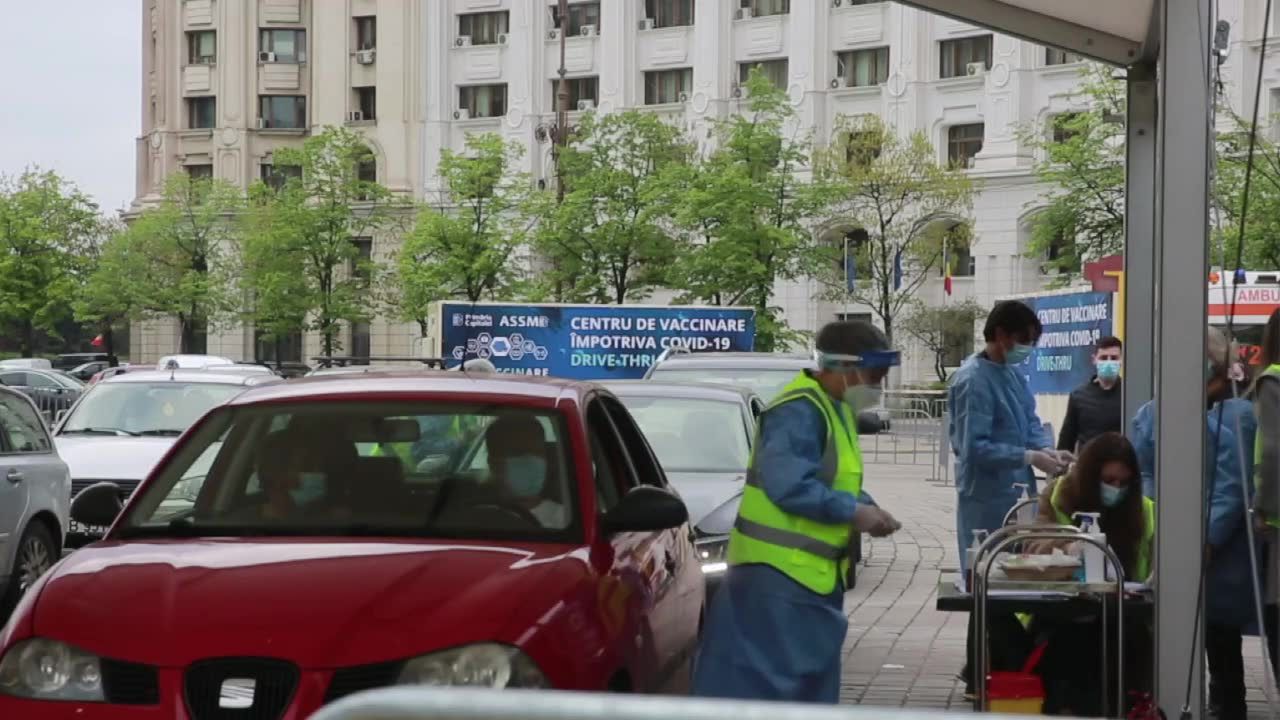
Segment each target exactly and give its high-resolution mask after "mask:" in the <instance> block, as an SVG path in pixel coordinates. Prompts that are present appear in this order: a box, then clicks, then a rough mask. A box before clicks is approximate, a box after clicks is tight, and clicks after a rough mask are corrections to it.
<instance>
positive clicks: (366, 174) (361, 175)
mask: <svg viewBox="0 0 1280 720" xmlns="http://www.w3.org/2000/svg"><path fill="white" fill-rule="evenodd" d="M356 180H359V181H360V182H364V183H376V182H378V161H377V160H376V159H374V158H373V157H372V156H369V157H366V158H364V159H363V160H361V161H360V162H358V163H356Z"/></svg>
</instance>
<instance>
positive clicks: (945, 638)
mask: <svg viewBox="0 0 1280 720" xmlns="http://www.w3.org/2000/svg"><path fill="white" fill-rule="evenodd" d="M930 472H931V468H929V467H927V466H907V465H868V466H867V468H866V474H865V478H866V480H865V487H866V489H867V491H868V492H870V493H871V494H872V495H873V496H874V497H875V498H876V501H877V502H878V503H880V504H881V505H883V506H884V507H885V508H886V509H888V510H889V511H890V512H892V513H893V514H894V516H895V517H897V518H898V519H899V520H900V521H902V526H903V527H902V530H901V531H899V532H898V533H896V534H895V535H894V536H892V537H890V538H886V539H883V540H873V541H871V542H870V543H869V544H866V543H864V545H863V557H864V562H865V564H864V565H863V566H862V567H860V568H859V571H860V572H859V574H858V583H857V587H855V588H854V590H853V591H852V592H850V593H849V594H848V595H847V596H846V597H845V612H846V613H847V614H848V616H849V635H848V637H847V638H846V639H845V645H844V650H845V658H844V678H843V682H842V683H841V692H840V699H841V702H842V703H849V704H866V705H884V706H890V707H909V708H922V709H952V710H967V709H968V708H970V707H971V704H970V703H968V702H966V701H965V699H964V685H963V683H961V682H959V681H958V680H957V679H956V674H957V673H958V672H959V671H960V668H961V667H962V666H963V665H964V641H965V628H966V625H967V623H968V619H969V618H968V616H967V615H966V614H964V613H941V612H938V611H936V610H934V603H935V595H936V592H937V584H938V580H939V577H940V575H941V571H942V570H944V569H946V570H954V569H955V568H957V566H958V565H959V555H958V554H957V551H956V537H955V489H954V488H952V487H943V486H941V485H937V484H934V483H931V482H929V481H928V480H927V478H928V477H929V476H930ZM867 540H869V538H867ZM1245 669H1246V675H1247V680H1248V682H1249V688H1250V690H1249V700H1250V709H1251V712H1250V717H1251V718H1253V717H1257V718H1266V717H1269V715H1268V714H1267V712H1266V711H1267V706H1266V702H1265V696H1264V695H1263V690H1262V683H1263V678H1264V675H1263V661H1262V651H1261V646H1260V644H1259V642H1258V640H1257V638H1246V639H1245Z"/></svg>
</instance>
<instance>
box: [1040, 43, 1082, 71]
mask: <svg viewBox="0 0 1280 720" xmlns="http://www.w3.org/2000/svg"><path fill="white" fill-rule="evenodd" d="M1083 60H1084V58H1082V57H1080V56H1079V55H1077V54H1075V53H1073V52H1067V51H1066V50H1060V49H1058V48H1052V47H1047V48H1045V49H1044V64H1045V65H1046V66H1050V65H1070V64H1072V63H1078V62H1082V61H1083Z"/></svg>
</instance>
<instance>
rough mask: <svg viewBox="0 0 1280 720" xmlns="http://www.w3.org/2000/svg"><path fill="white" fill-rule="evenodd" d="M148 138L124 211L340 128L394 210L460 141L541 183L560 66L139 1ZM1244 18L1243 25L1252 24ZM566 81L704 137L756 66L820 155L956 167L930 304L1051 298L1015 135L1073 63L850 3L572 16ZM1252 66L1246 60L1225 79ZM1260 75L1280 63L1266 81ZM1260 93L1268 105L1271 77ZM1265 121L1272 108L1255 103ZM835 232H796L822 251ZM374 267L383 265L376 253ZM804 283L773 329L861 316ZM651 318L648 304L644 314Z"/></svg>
mask: <svg viewBox="0 0 1280 720" xmlns="http://www.w3.org/2000/svg"><path fill="white" fill-rule="evenodd" d="M143 3H144V5H145V7H146V9H147V12H146V13H145V15H144V22H145V23H146V24H147V26H146V32H145V33H144V38H146V39H147V40H146V42H148V43H149V45H148V47H147V48H146V49H145V51H144V55H145V60H144V78H143V80H144V89H145V92H144V98H143V102H144V118H145V127H144V129H143V135H142V137H141V138H140V140H139V144H138V206H139V207H141V206H143V205H145V204H146V203H147V202H149V201H151V200H153V199H154V198H155V196H156V193H157V191H158V188H159V187H160V185H161V182H162V179H163V177H164V176H165V175H166V174H168V173H170V172H174V171H177V170H180V169H186V170H187V171H188V172H194V173H196V174H201V173H203V174H212V175H214V176H216V177H219V178H222V179H226V180H231V181H233V182H236V183H239V184H247V183H249V182H250V181H252V180H253V179H256V178H258V177H266V175H265V174H264V173H269V172H270V154H271V151H272V149H273V148H276V147H279V146H281V145H285V144H294V143H298V142H300V140H301V138H302V137H303V136H305V135H306V133H307V132H308V131H309V130H313V129H316V128H319V127H321V126H324V125H334V124H343V123H347V124H351V125H356V126H359V127H361V128H363V129H364V131H365V132H366V133H367V134H368V136H369V138H370V143H371V146H372V147H373V148H374V149H375V152H376V154H377V155H378V169H377V172H378V179H379V180H380V181H381V182H383V183H384V184H386V185H388V187H390V188H391V189H392V190H395V191H399V192H405V193H413V194H414V195H417V196H422V197H432V196H433V195H434V194H435V193H436V192H437V191H438V190H439V187H438V185H437V181H436V172H435V171H436V168H437V165H438V162H439V157H440V151H441V150H442V149H444V148H453V149H457V148H460V147H461V146H462V143H463V141H464V139H465V137H466V135H467V134H468V133H480V132H495V133H499V134H501V135H503V136H504V137H505V138H506V139H508V140H512V141H516V142H518V143H520V144H521V145H523V146H524V147H525V148H526V149H527V152H526V153H525V156H524V159H523V163H524V166H523V168H521V169H522V170H523V171H525V172H527V173H529V174H530V175H531V176H532V177H534V178H535V179H544V180H547V181H550V180H551V178H552V177H553V176H554V168H553V166H552V160H551V144H550V141H549V135H550V133H549V132H548V130H549V129H550V128H551V126H552V123H553V122H554V118H555V112H554V111H555V82H556V79H557V77H558V71H559V68H560V66H561V38H560V23H559V20H558V18H557V15H558V10H557V7H556V5H557V3H555V2H554V1H553V0H416V1H415V0H345V1H342V2H339V1H337V0H334V1H330V0H234V1H232V0H184V1H183V2H177V3H175V2H162V1H161V0H143ZM1255 5H1256V6H1257V7H1256V8H1255V7H1254V6H1255ZM1222 12H1223V15H1224V18H1225V19H1227V20H1229V21H1230V22H1231V23H1232V25H1233V27H1234V28H1236V29H1237V33H1236V34H1237V35H1239V32H1240V31H1239V29H1240V28H1254V29H1253V30H1252V31H1251V32H1252V33H1253V34H1254V35H1257V34H1259V33H1260V30H1259V29H1258V28H1259V27H1260V25H1261V20H1260V16H1261V3H1260V2H1255V0H1244V4H1243V5H1240V4H1233V3H1223V10H1222ZM565 20H566V22H565V23H564V25H565V33H566V36H565V38H564V65H565V67H566V70H567V77H568V79H569V92H570V98H571V104H572V107H573V108H574V110H575V112H573V113H571V114H570V120H571V121H572V119H573V118H574V117H575V116H576V115H577V113H578V112H586V111H595V112H610V111H613V110H618V109H623V108H633V107H640V108H645V109H648V110H650V111H652V112H654V113H658V114H660V115H662V116H664V117H665V118H667V119H668V120H669V121H670V122H673V123H676V124H678V125H680V126H682V127H684V128H685V129H686V130H687V131H688V132H689V133H691V135H692V136H693V137H698V138H705V137H708V136H709V130H710V127H711V124H712V123H713V121H714V120H716V119H718V118H723V117H726V116H728V115H729V114H731V113H735V112H738V110H739V108H740V107H741V105H742V103H743V99H742V98H741V92H742V91H741V83H742V82H743V80H744V78H745V76H746V73H747V72H748V71H749V70H750V68H752V67H755V66H759V67H761V68H762V69H763V70H764V72H765V73H766V74H767V75H768V76H769V77H770V78H771V79H772V80H773V81H774V82H775V83H776V84H778V85H779V86H780V87H784V88H785V89H786V91H787V93H788V95H789V96H790V98H791V102H792V104H793V105H794V107H795V109H796V120H795V122H796V125H797V128H798V129H800V130H804V131H812V132H813V134H814V136H815V138H816V139H817V141H818V142H820V143H821V142H825V140H826V139H827V136H828V135H829V133H830V131H831V128H832V127H833V125H834V124H835V122H836V119H837V118H838V117H840V116H842V115H848V116H853V115H861V114H875V115H879V116H880V117H882V118H884V120H885V121H886V122H887V123H889V124H891V125H892V126H894V127H895V128H897V129H898V130H899V131H900V132H902V133H904V134H905V133H909V132H914V131H921V132H924V133H925V134H926V135H927V137H928V138H929V139H930V140H931V141H932V143H933V145H934V147H935V149H936V152H937V153H938V159H939V161H948V162H955V163H959V164H961V165H963V166H965V167H967V168H968V172H969V173H971V175H972V176H973V178H974V180H975V184H976V190H977V192H976V194H975V197H974V204H973V209H972V212H971V214H970V217H969V221H970V222H971V223H972V227H971V229H972V238H973V243H972V246H971V248H970V249H969V251H968V252H967V253H961V254H960V255H959V256H958V257H954V258H953V259H952V263H951V264H952V266H953V268H954V278H953V282H952V287H953V292H952V293H951V294H950V295H946V294H944V291H943V282H942V277H941V276H942V272H941V270H940V269H938V270H936V271H935V272H936V275H937V276H936V277H934V278H930V279H928V280H927V281H926V282H925V283H924V284H923V285H922V286H921V288H920V290H919V297H920V299H922V300H924V301H925V302H928V303H933V304H942V303H951V302H962V301H964V300H965V299H973V300H976V301H977V302H979V303H981V304H983V305H986V306H989V305H990V304H991V303H992V302H993V301H994V300H995V299H996V298H998V297H1001V296H1004V295H1010V294H1016V293H1026V292H1033V291H1036V290H1039V289H1041V288H1043V287H1044V286H1045V285H1046V284H1048V282H1049V281H1050V280H1051V279H1052V278H1050V277H1047V276H1046V275H1045V274H1044V265H1045V263H1044V260H1045V259H1046V258H1036V257H1029V256H1028V253H1029V250H1028V247H1029V241H1030V237H1031V232H1030V227H1031V222H1032V220H1033V218H1034V216H1035V213H1036V212H1037V209H1038V207H1039V206H1041V205H1043V193H1044V188H1042V187H1040V186H1039V184H1038V183H1037V182H1036V178H1035V177H1034V174H1033V172H1032V168H1033V166H1034V164H1035V162H1036V161H1037V159H1038V158H1036V156H1035V150H1034V149H1033V147H1031V146H1029V145H1028V144H1027V143H1025V142H1023V140H1022V139H1021V138H1022V137H1023V132H1022V131H1023V130H1026V129H1031V130H1032V131H1033V132H1039V131H1043V132H1046V133H1047V132H1049V131H1050V125H1051V123H1050V121H1051V119H1052V118H1053V116H1054V115H1056V114H1059V113H1064V112H1070V111H1073V110H1077V109H1080V103H1081V102H1082V99H1081V98H1080V97H1079V96H1078V95H1076V94H1074V93H1073V90H1074V89H1075V88H1077V87H1078V85H1079V83H1080V82H1081V78H1082V74H1083V72H1084V71H1085V68H1086V66H1085V64H1084V63H1082V62H1079V60H1078V58H1075V57H1073V56H1071V55H1069V54H1066V53H1064V52H1062V51H1059V50H1055V49H1051V48H1045V47H1042V46H1038V45H1034V44H1031V43H1027V42H1023V41H1021V40H1018V39H1015V38H1012V37H1007V36H1003V35H999V34H992V33H991V32H989V31H986V30H982V29H979V28H975V27H972V26H969V25H966V24H964V23H960V22H957V21H953V20H950V19H948V18H944V17H940V16H937V15H933V14H930V13H926V12H922V11H919V10H915V9H913V8H910V7H906V6H903V5H899V4H897V3H894V2H867V1H866V0H596V1H580V0H573V1H572V2H570V3H569V14H568V16H567V18H565ZM1256 46H1257V43H1256V39H1254V38H1251V37H1249V36H1247V35H1244V36H1240V37H1237V38H1233V41H1232V49H1233V51H1232V53H1231V56H1230V58H1229V59H1228V61H1227V63H1226V64H1225V65H1224V70H1223V76H1224V80H1225V81H1226V83H1227V87H1228V88H1229V89H1228V91H1227V93H1228V97H1229V100H1230V101H1231V104H1232V105H1233V106H1234V107H1237V108H1241V107H1244V105H1245V104H1246V100H1247V99H1246V97H1245V93H1243V91H1241V90H1239V88H1240V87H1241V86H1242V84H1243V83H1244V82H1245V81H1246V80H1249V79H1250V78H1247V77H1244V72H1243V70H1241V68H1242V67H1256V66H1257V65H1256V52H1257V48H1256ZM1251 52H1252V54H1253V56H1254V62H1247V61H1246V62H1244V63H1241V62H1240V60H1241V56H1242V55H1243V56H1244V57H1246V58H1247V57H1248V56H1249V54H1250V53H1251ZM1269 66H1270V67H1271V68H1272V72H1280V70H1276V68H1277V67H1280V65H1278V64H1276V63H1270V64H1269ZM1267 82H1268V83H1269V84H1271V85H1273V86H1276V87H1280V77H1276V78H1268V80H1267ZM1268 97H1269V98H1276V100H1272V101H1271V103H1272V107H1271V109H1272V110H1277V109H1280V107H1277V106H1275V102H1276V101H1277V100H1280V96H1276V95H1275V94H1274V92H1273V93H1271V94H1269V95H1268ZM852 229H853V228H851V227H849V226H848V225H847V224H844V223H842V222H841V221H840V219H839V218H835V219H834V220H829V221H826V222H824V223H822V224H821V225H819V226H818V227H816V228H815V233H817V234H819V236H821V238H822V239H829V240H831V241H832V242H838V241H839V238H841V237H843V235H844V233H846V232H849V231H850V230H852ZM382 245H383V246H382V247H377V248H374V249H373V253H374V254H375V255H376V256H380V257H389V256H390V255H391V254H392V253H393V252H394V243H393V242H386V243H382ZM821 290H822V288H821V287H820V286H819V284H818V283H817V282H816V281H811V282H787V283H780V284H779V286H778V288H777V290H776V297H775V303H776V304H777V305H779V306H781V307H782V308H783V309H784V311H785V314H786V318H787V320H788V321H789V323H790V324H791V325H792V327H794V328H797V329H801V330H816V329H817V328H818V327H820V326H821V325H822V324H823V323H824V322H827V321H828V320H831V319H834V318H836V317H839V316H842V315H850V316H856V317H857V316H866V315H867V314H868V312H869V308H865V307H859V306H857V305H856V304H850V305H844V304H840V303H834V302H829V301H819V300H815V297H816V296H818V295H819V294H820V292H821ZM656 299H657V300H659V301H660V300H661V299H662V298H656ZM353 330H354V332H353V333H352V336H351V338H350V340H351V344H349V345H348V346H347V347H348V349H350V350H353V351H357V352H371V353H372V354H373V355H387V354H406V353H410V352H413V351H414V350H415V349H417V348H418V345H417V344H415V342H414V341H415V339H416V337H417V334H418V333H417V329H416V326H413V325H410V324H402V323H397V322H392V321H387V320H377V321H375V322H373V323H372V324H371V325H370V326H368V327H361V328H355V329H353ZM899 340H900V343H901V344H902V345H903V347H904V348H905V349H907V351H908V352H907V356H908V360H907V365H906V367H905V368H904V369H903V379H904V380H906V381H908V382H915V381H929V380H930V379H932V376H933V358H932V356H931V355H929V354H927V353H924V352H919V351H915V352H913V351H912V350H913V349H915V350H918V348H913V347H912V343H911V342H910V341H909V340H908V339H906V338H903V337H901V336H900V338H899ZM134 343H135V344H134V348H135V354H139V353H138V351H139V350H140V351H141V353H140V354H141V358H140V359H142V360H147V359H151V358H152V357H153V356H156V355H159V354H161V353H163V352H168V351H171V350H172V349H173V347H174V345H175V344H176V340H175V337H174V332H173V331H171V330H167V329H166V324H165V323H149V324H147V325H145V326H143V327H140V328H139V329H138V331H137V335H135V338H134ZM208 350H209V351H210V352H221V353H222V354H226V355H229V356H232V357H236V358H237V359H239V358H242V357H243V358H246V359H248V358H250V357H252V356H253V352H252V351H253V332H252V329H249V328H242V329H232V330H230V331H223V332H219V333H213V334H211V337H210V341H209V347H208Z"/></svg>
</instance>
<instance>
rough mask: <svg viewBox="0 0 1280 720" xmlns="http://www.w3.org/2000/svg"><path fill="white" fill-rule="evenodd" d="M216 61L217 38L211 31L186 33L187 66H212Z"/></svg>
mask: <svg viewBox="0 0 1280 720" xmlns="http://www.w3.org/2000/svg"><path fill="white" fill-rule="evenodd" d="M217 61H218V36H217V34H216V33H215V32H214V31H212V30H201V31H199V32H189V33H187V64H188V65H212V64H214V63H215V62H217Z"/></svg>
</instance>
